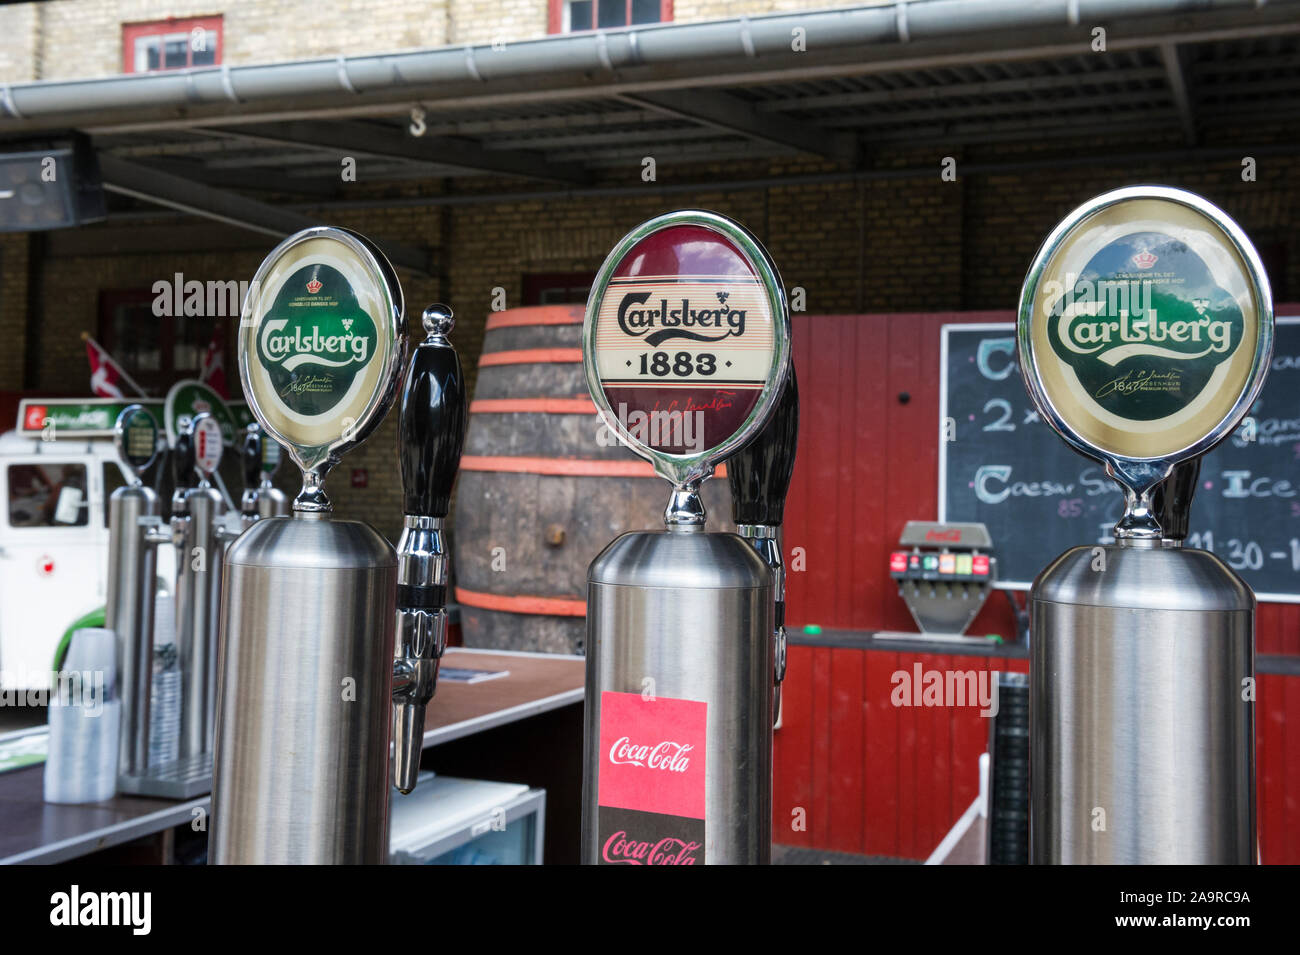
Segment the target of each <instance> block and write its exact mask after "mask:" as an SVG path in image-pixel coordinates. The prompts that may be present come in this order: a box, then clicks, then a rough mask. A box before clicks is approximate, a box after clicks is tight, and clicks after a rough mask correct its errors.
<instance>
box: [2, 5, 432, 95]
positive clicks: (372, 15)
mask: <svg viewBox="0 0 1300 955" xmlns="http://www.w3.org/2000/svg"><path fill="white" fill-rule="evenodd" d="M33 6H35V5H34V4H22V5H20V6H19V7H17V8H6V9H17V10H23V9H27V8H31V7H33ZM39 6H40V7H41V8H43V10H42V13H43V16H44V23H43V25H42V28H41V30H40V33H39V35H40V40H39V44H38V55H39V58H40V61H41V63H42V64H43V66H42V69H41V72H40V74H39V78H40V79H46V80H53V79H70V78H75V77H89V76H107V75H111V74H115V73H120V72H122V26H123V24H130V23H141V22H148V21H153V20H164V19H168V18H186V17H201V16H215V15H218V14H220V15H222V17H223V23H222V42H223V44H224V46H223V50H222V61H223V62H224V63H229V64H231V65H239V64H245V63H271V62H278V61H285V60H301V59H311V58H314V57H323V56H332V55H336V54H349V55H352V54H359V53H382V52H387V51H393V50H406V49H419V48H427V47H436V46H442V45H444V44H445V43H447V0H418V2H411V0H365V2H359V0H170V2H166V3H159V2H158V0H56V2H51V3H43V4H40V5H39ZM0 22H3V21H0ZM16 45H17V44H16V42H15V41H14V40H13V39H12V38H11V37H10V35H9V34H8V32H6V33H5V34H4V38H3V39H0V62H4V58H5V57H6V56H9V57H15V56H18V54H17V53H15V52H10V51H9V48H10V47H12V46H16ZM28 55H29V56H30V54H28ZM6 78H7V77H6ZM27 78H30V77H27Z"/></svg>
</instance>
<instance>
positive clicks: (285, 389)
mask: <svg viewBox="0 0 1300 955" xmlns="http://www.w3.org/2000/svg"><path fill="white" fill-rule="evenodd" d="M380 347H381V345H380V338H379V329H378V327H377V326H376V325H375V322H374V320H373V319H372V318H371V317H370V315H369V314H367V312H366V311H365V309H363V308H362V307H361V305H360V303H359V302H358V300H357V295H356V292H355V291H354V290H353V288H352V286H351V284H350V283H349V282H348V281H347V279H346V278H344V277H343V275H341V274H340V273H339V272H338V270H337V269H335V268H333V267H332V266H329V265H326V264H325V263H321V262H317V263H312V264H308V265H304V266H303V267H302V268H300V269H298V270H297V271H296V272H295V273H294V274H293V275H292V276H290V278H289V280H288V281H286V282H285V283H284V284H283V285H282V286H281V287H280V290H279V291H278V292H277V294H276V297H275V301H274V302H273V303H272V305H271V307H270V308H269V309H267V311H266V313H265V315H263V317H262V321H261V324H260V325H259V326H258V328H257V360H258V362H259V363H260V364H261V365H262V367H263V368H264V369H265V370H266V376H267V378H268V379H269V381H270V385H271V386H272V387H273V388H274V389H275V394H276V396H277V397H278V398H279V400H280V401H281V402H282V403H283V404H284V405H285V406H286V407H288V409H289V410H290V411H293V412H294V413H296V414H299V415H303V416H306V417H311V416H315V415H322V414H327V413H331V412H333V411H334V409H335V408H337V407H338V406H339V403H340V402H342V401H343V399H344V398H345V397H346V396H347V395H348V393H349V390H350V389H351V388H352V386H353V383H354V382H355V381H356V380H357V377H358V376H359V375H362V374H363V373H364V372H365V369H366V367H367V365H369V364H370V362H371V361H373V360H374V359H375V357H376V351H377V350H378V349H379V348H380Z"/></svg>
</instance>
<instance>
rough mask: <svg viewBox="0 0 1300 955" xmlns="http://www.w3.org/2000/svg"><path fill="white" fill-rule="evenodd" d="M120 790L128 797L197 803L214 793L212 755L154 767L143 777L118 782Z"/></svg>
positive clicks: (188, 758)
mask: <svg viewBox="0 0 1300 955" xmlns="http://www.w3.org/2000/svg"><path fill="white" fill-rule="evenodd" d="M117 788H118V791H119V792H122V793H124V794H126V795H128V796H158V797H160V798H162V799H193V798H194V797H195V796H203V795H206V794H207V793H210V792H212V754H211V753H196V754H195V755H193V756H182V757H181V758H180V759H173V760H171V761H169V762H166V763H159V764H158V765H157V766H151V767H149V769H147V770H145V771H144V772H143V773H139V774H137V775H133V776H128V775H127V774H125V773H123V774H122V775H120V776H118V778H117Z"/></svg>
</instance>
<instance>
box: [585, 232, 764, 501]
mask: <svg viewBox="0 0 1300 955" xmlns="http://www.w3.org/2000/svg"><path fill="white" fill-rule="evenodd" d="M678 226H700V227H702V228H705V229H708V230H710V231H712V232H715V233H717V234H718V235H720V236H721V237H723V238H724V239H726V240H727V241H729V242H730V243H732V245H734V246H735V247H736V248H737V249H738V250H740V253H741V255H742V257H743V258H744V259H745V262H746V264H747V265H748V266H749V268H750V271H751V272H753V274H754V275H755V276H756V277H757V278H758V280H759V282H760V283H761V284H762V286H763V292H764V300H765V303H766V305H767V308H768V310H769V311H770V312H771V315H772V333H773V349H772V361H771V364H770V366H769V368H768V370H767V371H768V374H767V381H766V384H765V385H764V386H763V389H762V391H761V392H760V393H759V397H758V400H757V401H756V402H755V403H754V407H753V408H752V409H751V410H750V412H749V414H748V416H747V417H746V418H745V420H744V422H743V423H742V424H741V426H740V428H739V429H738V430H736V431H735V432H733V433H732V434H731V435H730V436H729V437H728V438H727V439H726V440H725V441H723V442H721V443H719V444H716V445H714V446H713V447H710V448H705V449H703V450H701V451H699V452H696V453H694V454H670V453H668V452H664V451H658V450H656V449H654V448H651V447H650V446H648V445H647V444H645V443H644V442H642V441H641V440H640V439H639V438H637V437H636V436H635V435H633V434H632V433H631V432H630V431H629V430H628V429H627V427H626V426H625V425H624V423H623V422H621V421H620V420H619V418H618V415H617V414H615V412H614V410H613V408H611V407H610V404H609V402H608V400H607V399H606V396H605V389H604V385H603V384H602V382H601V378H600V374H599V370H598V368H597V362H596V348H595V345H596V324H597V323H596V319H597V316H598V315H599V313H600V309H601V305H602V303H603V302H604V299H605V294H606V292H607V291H608V289H609V284H610V280H611V279H612V278H613V275H614V272H615V271H616V270H617V268H618V267H619V265H620V264H622V262H623V259H624V257H625V256H626V255H627V254H628V252H630V251H631V250H632V249H633V247H635V246H636V245H637V243H639V242H641V241H642V240H643V239H645V238H647V237H648V236H651V235H653V234H655V233H656V232H660V231H663V230H665V229H670V228H675V227H678ZM582 346H583V347H582V360H583V366H584V370H585V372H586V376H587V388H588V390H589V391H590V392H591V398H592V401H593V402H595V405H596V410H597V411H598V412H599V414H600V418H601V420H602V421H603V422H604V424H605V426H606V427H607V428H609V429H610V431H611V432H612V433H613V434H615V435H617V436H618V439H619V441H620V442H622V443H623V444H625V445H627V446H628V447H630V448H631V449H632V450H633V451H635V452H636V453H637V454H638V455H640V456H641V457H643V458H645V459H646V460H647V461H649V462H650V463H651V465H652V466H653V467H654V470H655V472H656V473H657V474H659V475H660V476H661V477H664V478H667V479H668V480H669V481H671V482H673V484H674V486H675V487H676V488H677V491H678V493H677V494H675V495H674V502H675V504H684V503H685V502H684V498H685V497H686V496H688V495H689V496H692V497H693V496H694V495H693V493H692V492H693V489H694V488H696V487H697V486H698V485H699V483H700V482H701V481H702V480H704V479H705V478H708V477H709V476H711V475H712V474H713V471H714V468H716V467H717V465H718V464H720V463H721V462H723V461H725V460H726V458H727V457H728V456H730V455H731V454H732V453H734V452H735V451H737V450H738V449H739V448H741V447H743V446H744V445H745V443H746V442H748V441H749V440H750V438H752V437H753V436H754V435H755V434H756V433H757V432H758V431H759V429H760V428H761V427H762V426H763V424H764V422H765V421H766V420H767V418H768V415H769V414H770V413H771V411H772V409H773V407H774V406H775V404H776V401H777V399H778V398H779V397H780V395H781V389H782V388H783V387H784V385H785V379H786V377H787V375H788V374H789V367H790V311H789V308H788V306H787V303H786V296H785V287H784V285H783V284H782V283H781V276H780V274H779V273H778V272H777V269H776V265H775V263H774V262H773V261H772V258H771V256H769V255H768V253H767V250H766V249H764V248H763V246H762V245H761V244H760V243H759V241H758V240H757V239H756V238H755V237H754V236H753V235H752V234H751V233H750V232H749V230H748V229H746V228H745V227H744V226H742V225H740V224H739V223H737V222H734V221H732V220H731V219H728V218H726V217H725V216H721V215H718V214H717V213H714V212H705V211H698V210H679V211H676V212H669V213H665V214H664V215H660V216H656V217H655V218H653V219H650V220H648V221H646V222H643V223H642V224H641V225H639V226H637V227H636V228H635V229H633V230H632V231H631V232H629V233H628V234H627V235H625V236H624V237H623V238H622V239H621V240H619V243H618V244H617V245H616V246H615V247H614V249H613V250H612V251H611V252H610V253H609V255H608V256H607V257H606V259H605V261H604V263H603V264H602V265H601V267H600V271H599V272H597V273H596V280H595V282H594V283H593V285H592V288H591V294H590V296H589V297H588V299H587V311H586V316H585V319H584V321H583V329H582ZM673 511H674V505H670V507H669V515H670V516H669V518H668V520H669V523H698V521H693V520H689V519H687V518H686V515H685V514H683V515H682V519H681V520H679V521H674V520H673V519H672V518H671V514H672V513H673ZM701 520H702V517H701Z"/></svg>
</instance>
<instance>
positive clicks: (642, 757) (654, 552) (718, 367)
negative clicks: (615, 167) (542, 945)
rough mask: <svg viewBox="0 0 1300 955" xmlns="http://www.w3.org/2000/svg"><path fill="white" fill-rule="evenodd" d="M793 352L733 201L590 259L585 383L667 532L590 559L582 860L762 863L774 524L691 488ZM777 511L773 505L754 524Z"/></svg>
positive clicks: (780, 463) (786, 451) (752, 417)
mask: <svg viewBox="0 0 1300 955" xmlns="http://www.w3.org/2000/svg"><path fill="white" fill-rule="evenodd" d="M789 354H790V318H789V314H788V311H787V308H786V301H785V294H784V291H783V288H782V285H781V281H780V278H779V276H778V274H777V271H776V267H775V266H774V265H773V263H772V261H771V259H770V258H769V257H768V255H767V253H766V251H765V250H764V249H763V248H762V246H761V245H759V243H758V241H757V240H756V239H755V238H754V237H753V236H752V235H750V233H749V232H748V231H746V230H745V229H744V228H743V227H741V226H740V225H738V224H737V223H735V222H733V221H731V220H729V219H726V218H724V217H722V216H719V215H715V214H713V213H708V212H694V211H683V212H674V213H669V214H667V215H663V216H660V217H658V218H655V219H652V220H650V221H649V222H646V223H644V224H643V225H641V226H640V227H638V228H637V229H635V230H633V231H632V232H631V233H629V234H628V235H627V236H625V237H624V238H623V240H622V241H621V242H619V244H618V245H617V246H616V247H615V249H614V250H613V251H612V252H611V253H610V255H609V257H608V258H607V259H606V260H605V263H604V264H603V265H602V266H601V269H600V271H599V273H598V274H597V276H596V282H595V285H594V287H593V288H592V292H591V298H590V300H589V301H588V304H587V313H586V318H585V323H584V326H583V357H584V363H585V368H586V374H587V383H588V388H589V390H590V391H591V395H592V399H593V400H594V401H595V403H596V407H597V408H598V409H599V411H600V415H601V418H602V420H603V422H604V425H605V426H606V427H608V428H610V429H611V430H612V431H613V432H614V433H615V434H617V435H618V437H619V438H620V440H621V441H622V442H623V443H625V444H627V445H628V446H629V447H631V448H632V449H633V450H634V451H636V452H637V453H638V454H640V455H641V456H642V457H644V458H646V459H647V460H648V461H650V463H651V464H652V466H653V468H654V470H655V472H656V473H658V474H659V475H660V476H662V477H664V478H666V479H667V480H668V481H670V482H671V484H672V492H671V495H670V499H669V503H668V507H667V510H666V512H665V513H664V525H665V526H664V529H662V530H658V531H642V532H637V533H630V534H624V535H623V536H621V537H619V538H617V539H616V540H614V541H613V542H612V543H611V544H610V545H609V546H608V547H606V548H605V550H604V551H602V552H601V554H600V555H599V556H598V557H596V559H595V560H594V561H593V562H592V564H591V567H590V569H589V571H588V589H587V680H586V716H585V720H586V722H585V727H584V761H583V767H584V769H583V823H582V847H581V855H582V859H583V861H584V862H587V863H612V864H646V865H658V864H697V863H698V864H703V863H765V862H768V861H770V857H771V842H772V839H771V824H772V806H771V800H772V791H771V790H772V724H773V720H774V712H773V711H774V705H775V704H774V700H773V696H774V688H775V685H776V681H777V679H778V676H779V673H778V669H777V658H778V652H779V651H778V647H777V642H778V640H779V636H780V634H779V631H778V627H777V620H776V595H777V584H776V581H775V579H774V575H773V570H772V568H771V567H769V565H768V560H765V558H764V556H760V551H762V552H763V553H764V554H767V547H766V544H763V545H762V546H761V547H758V548H756V547H755V546H754V545H753V544H752V543H751V541H754V540H759V541H766V540H768V539H769V537H768V536H767V535H766V533H765V534H764V535H763V536H762V537H759V535H758V534H757V533H755V534H753V535H751V537H750V539H749V540H747V539H746V538H743V537H740V536H737V535H735V534H720V533H709V532H708V531H707V530H706V529H705V513H704V507H703V504H702V502H701V499H700V493H699V491H700V484H701V482H702V481H704V480H705V479H707V478H708V477H709V476H710V475H711V474H713V472H714V469H715V467H716V466H717V465H718V464H720V463H722V462H723V461H724V460H726V459H727V458H728V457H729V456H731V455H733V454H734V453H735V452H737V451H738V450H740V449H741V448H742V447H744V446H745V445H746V444H747V443H748V442H749V441H751V440H752V439H754V438H755V436H756V435H758V433H759V431H760V430H761V429H762V428H763V426H764V424H765V423H766V422H767V421H768V419H769V417H770V416H771V414H772V411H773V409H774V408H775V406H776V404H777V402H778V400H779V399H780V398H781V396H782V392H783V389H784V388H785V386H786V383H787V381H789V379H790V372H789V368H790V357H789ZM783 420H786V421H787V423H788V419H783ZM777 430H778V432H779V433H777V434H775V435H773V440H776V441H777V442H778V443H779V442H780V441H781V439H782V438H783V437H785V431H784V430H782V429H777ZM593 437H594V436H593ZM793 451H794V448H793V444H792V443H790V444H789V445H788V446H785V447H782V448H780V449H776V450H770V449H767V450H765V451H762V452H759V457H760V458H761V457H762V456H763V454H764V453H767V454H771V455H772V458H773V460H772V462H771V463H772V467H771V468H770V469H766V468H757V470H759V471H763V472H765V473H764V474H763V475H760V481H759V483H761V480H762V479H763V478H767V479H769V480H772V481H774V482H778V483H781V484H783V479H784V476H785V470H786V468H785V462H784V460H783V456H784V455H789V456H791V457H792V456H793ZM776 491H777V492H778V493H779V496H780V497H782V498H783V497H784V487H783V486H782V487H780V488H776ZM767 492H768V489H767V488H763V487H759V486H758V484H757V483H756V485H755V489H754V496H755V497H756V498H761V497H762V496H763V495H765V494H766V493H767ZM749 503H752V502H750V501H749V500H748V494H747V500H746V506H747V505H748V504H749ZM742 516H749V515H748V513H746V514H742ZM779 517H780V507H779V503H778V504H776V506H775V507H774V508H773V509H772V510H770V511H766V512H764V513H762V514H759V515H757V516H755V519H753V520H750V521H746V522H745V523H746V524H749V525H761V524H770V525H771V526H775V524H779ZM773 521H774V522H775V524H772V523H771V522H773ZM770 559H773V560H779V554H775V555H774V556H773V557H771V558H770Z"/></svg>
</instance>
